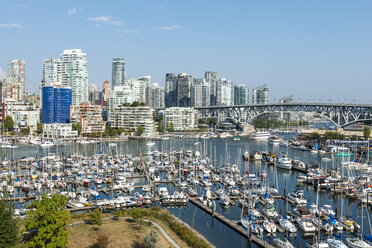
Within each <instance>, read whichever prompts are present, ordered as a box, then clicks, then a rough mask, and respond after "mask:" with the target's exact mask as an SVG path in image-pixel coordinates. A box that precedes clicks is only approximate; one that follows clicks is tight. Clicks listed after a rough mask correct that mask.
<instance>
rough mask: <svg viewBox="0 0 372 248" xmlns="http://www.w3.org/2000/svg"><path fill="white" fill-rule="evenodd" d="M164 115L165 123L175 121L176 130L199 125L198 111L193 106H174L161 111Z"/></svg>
mask: <svg viewBox="0 0 372 248" xmlns="http://www.w3.org/2000/svg"><path fill="white" fill-rule="evenodd" d="M160 115H162V116H163V125H164V126H167V123H168V125H170V124H171V123H173V128H174V130H176V131H182V130H190V129H195V128H196V127H197V111H196V110H195V109H193V108H182V107H172V108H167V109H164V110H162V111H160Z"/></svg>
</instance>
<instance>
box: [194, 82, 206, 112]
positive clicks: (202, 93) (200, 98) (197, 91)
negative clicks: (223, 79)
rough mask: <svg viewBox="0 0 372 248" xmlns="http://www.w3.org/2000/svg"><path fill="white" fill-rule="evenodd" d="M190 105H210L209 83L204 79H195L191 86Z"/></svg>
mask: <svg viewBox="0 0 372 248" xmlns="http://www.w3.org/2000/svg"><path fill="white" fill-rule="evenodd" d="M191 105H192V106H193V107H202V106H210V83H209V82H207V81H206V79H197V80H195V82H194V84H193V86H192V88H191Z"/></svg>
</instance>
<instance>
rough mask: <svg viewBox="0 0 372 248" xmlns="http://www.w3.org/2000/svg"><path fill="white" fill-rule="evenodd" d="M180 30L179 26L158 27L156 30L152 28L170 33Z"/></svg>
mask: <svg viewBox="0 0 372 248" xmlns="http://www.w3.org/2000/svg"><path fill="white" fill-rule="evenodd" d="M180 28H182V27H181V26H180V25H171V26H162V27H158V28H154V29H156V30H163V31H170V30H174V29H180Z"/></svg>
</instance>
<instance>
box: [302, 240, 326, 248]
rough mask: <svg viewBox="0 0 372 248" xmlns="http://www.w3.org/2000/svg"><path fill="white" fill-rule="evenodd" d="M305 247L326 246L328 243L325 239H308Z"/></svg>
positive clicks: (319, 247) (318, 247)
mask: <svg viewBox="0 0 372 248" xmlns="http://www.w3.org/2000/svg"><path fill="white" fill-rule="evenodd" d="M306 247H307V248H328V247H329V245H328V243H327V242H326V241H322V240H320V241H317V240H308V241H307V242H306Z"/></svg>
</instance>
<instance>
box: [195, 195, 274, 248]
mask: <svg viewBox="0 0 372 248" xmlns="http://www.w3.org/2000/svg"><path fill="white" fill-rule="evenodd" d="M190 202H191V203H192V204H194V205H195V206H197V207H199V208H200V209H202V210H204V212H206V213H208V214H210V215H211V216H212V218H216V219H217V220H219V221H221V222H222V223H223V224H225V225H227V226H228V227H230V228H231V229H233V230H234V231H236V232H237V233H239V234H240V235H242V236H243V237H247V230H246V229H244V228H243V227H241V226H239V225H238V224H237V222H234V221H232V220H230V219H228V218H226V217H225V216H223V215H222V214H220V213H217V212H214V211H212V210H211V209H210V208H207V207H206V206H204V205H203V204H202V203H201V202H200V201H199V200H198V198H190ZM250 241H252V242H254V243H255V244H256V245H258V246H260V247H268V248H274V246H272V245H270V244H268V243H266V241H264V240H262V239H260V238H258V237H257V236H256V235H253V234H252V235H251V238H250Z"/></svg>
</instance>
